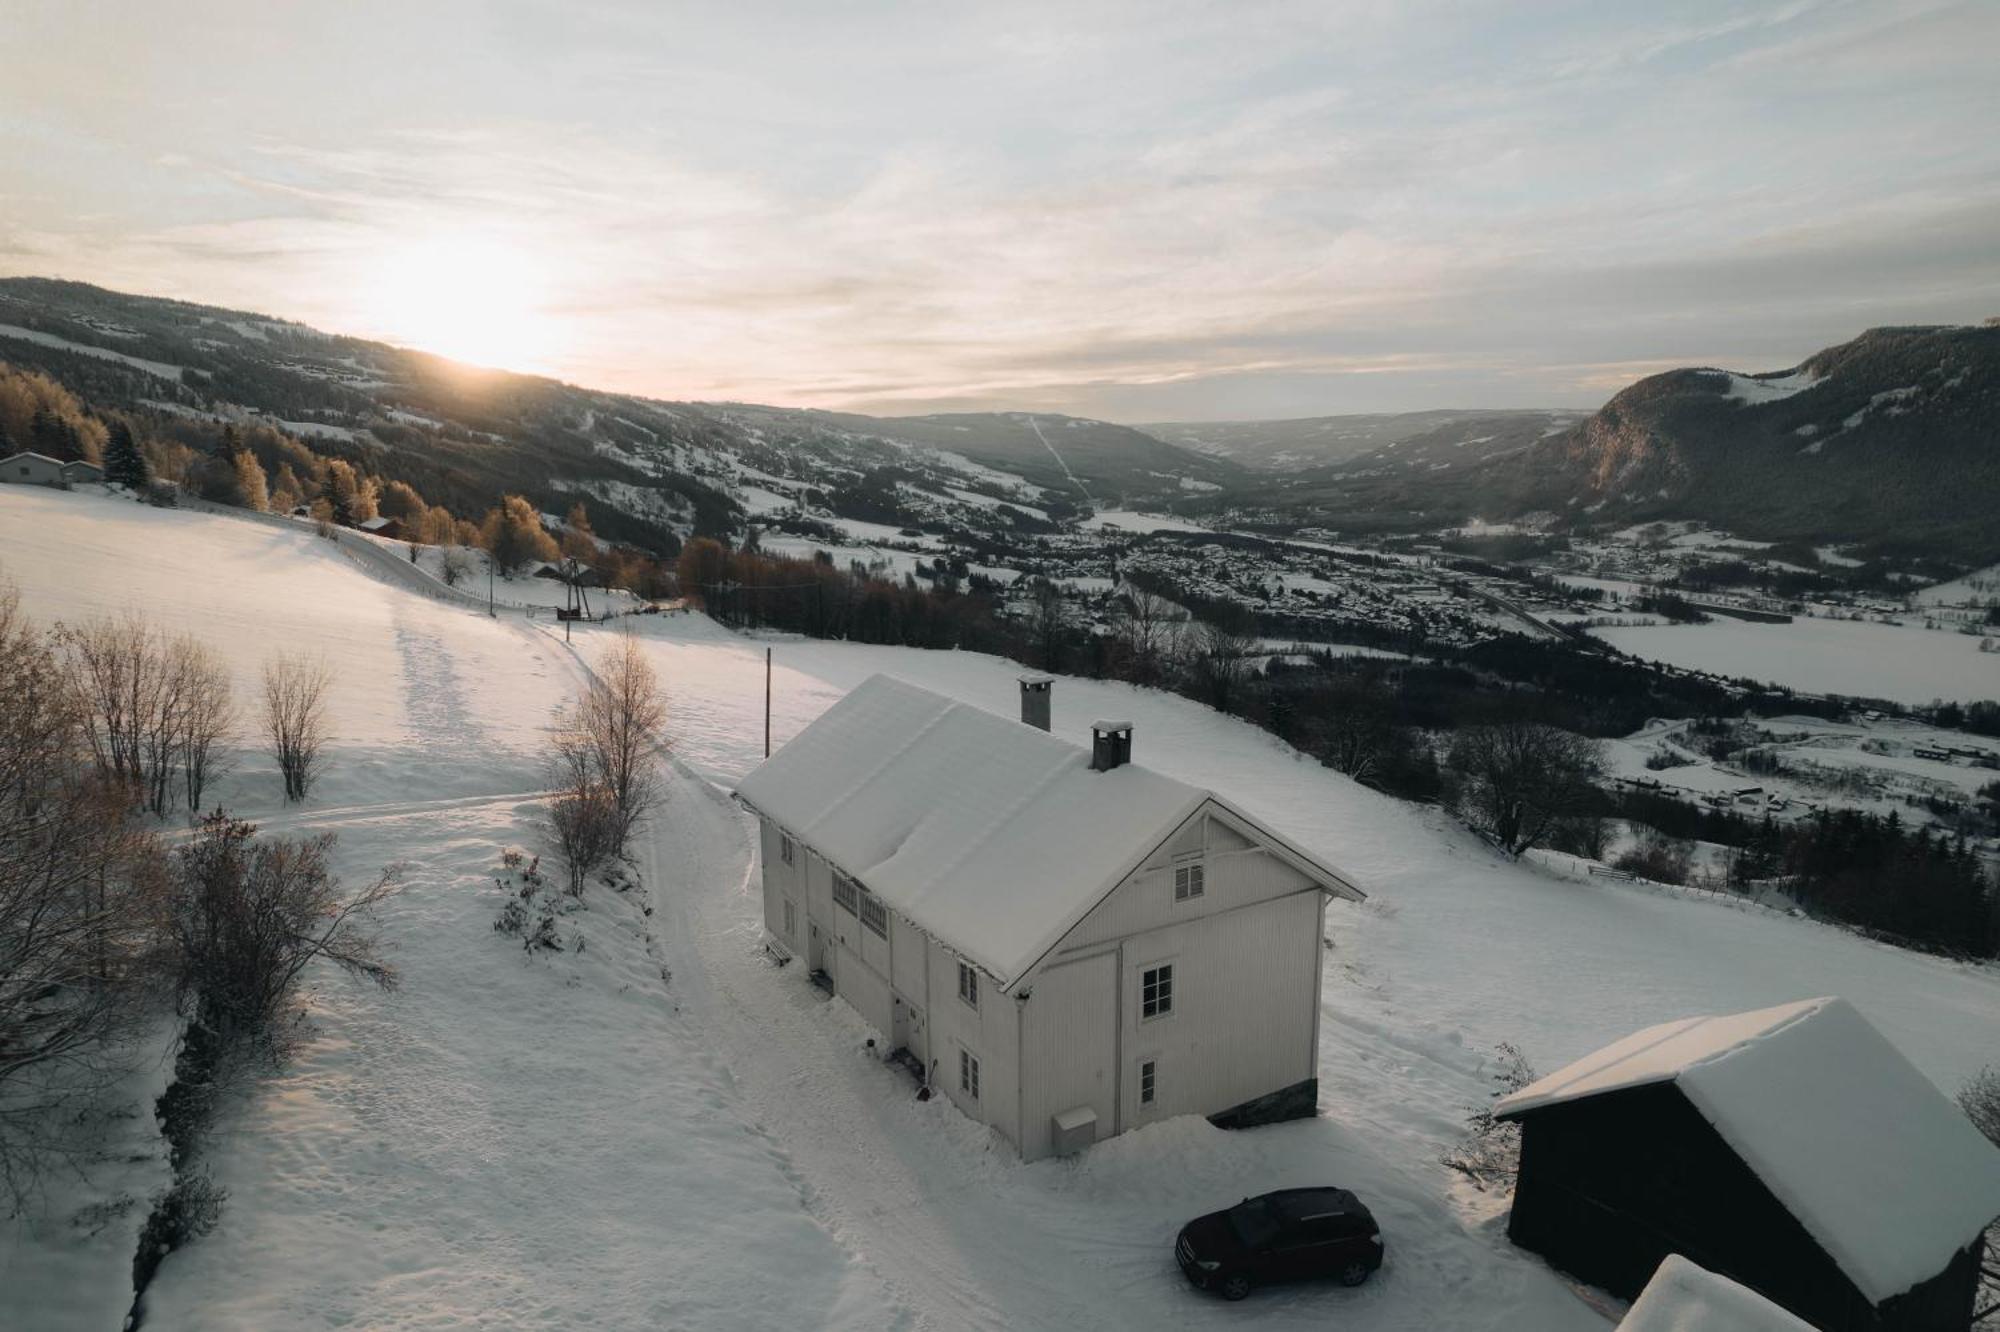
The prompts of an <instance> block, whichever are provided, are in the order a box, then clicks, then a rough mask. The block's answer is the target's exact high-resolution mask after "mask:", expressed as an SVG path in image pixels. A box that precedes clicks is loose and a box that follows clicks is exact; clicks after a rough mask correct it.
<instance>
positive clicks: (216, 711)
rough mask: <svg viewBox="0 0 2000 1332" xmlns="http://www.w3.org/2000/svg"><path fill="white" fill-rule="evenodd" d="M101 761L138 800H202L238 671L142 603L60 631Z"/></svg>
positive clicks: (156, 806)
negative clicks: (151, 615) (168, 631)
mask: <svg viewBox="0 0 2000 1332" xmlns="http://www.w3.org/2000/svg"><path fill="white" fill-rule="evenodd" d="M57 637H58V641H59V642H60V643H61V645H62V648H63V656H64V661H65V664H66V667H67V671H68V677H69V681H70V687H71V689H72V691H73V692H74V693H75V695H76V698H77V701H78V703H79V705H80V707H81V709H82V719H83V722H84V727H85V731H84V733H85V736H86V738H87V739H88V742H89V746H90V752H91V753H92V755H93V756H94V757H95V760H96V764H97V768H98V771H99V773H100V775H101V776H102V777H104V778H105V779H106V780H107V781H108V782H110V783H112V784H115V785H117V786H120V787H123V788H125V789H126V790H127V791H129V792H130V793H131V798H132V800H133V801H134V803H136V804H138V805H139V806H141V807H143V808H145V809H146V810H148V811H149V812H151V813H154V814H167V813H170V812H171V811H172V810H173V809H174V807H175V806H176V805H177V804H178V803H179V802H180V799H181V798H182V796H183V795H185V796H186V798H187V802H188V808H189V809H195V808H198V807H199V806H200V804H201V796H202V792H203V790H204V788H205V787H206V786H207V784H208V782H209V780H210V779H211V778H212V777H213V776H214V775H215V773H216V771H217V769H218V764H219V759H220V754H219V751H218V745H219V744H220V742H221V741H222V740H223V739H224V737H225V736H226V735H227V733H228V731H229V729H230V726H231V723H232V705H231V702H230V696H229V688H230V686H229V673H228V671H227V669H226V668H225V667H224V666H223V665H222V663H221V661H220V660H219V659H218V658H217V657H216V655H215V654H214V653H213V652H211V651H210V650H209V649H208V648H207V647H205V646H204V645H203V644H202V643H200V642H199V641H198V640H196V639H195V638H193V637H191V636H188V635H183V636H181V637H179V638H172V639H169V638H166V637H165V636H163V635H162V634H160V633H159V632H158V631H157V630H155V629H154V628H153V627H152V626H151V625H150V624H148V623H147V622H146V620H145V619H144V618H143V617H142V616H140V615H139V614H137V613H136V612H128V613H127V614H126V615H124V616H123V617H121V618H119V619H101V620H95V621H92V622H90V623H87V624H84V625H80V626H77V627H75V628H64V629H60V630H59V631H58V635H57Z"/></svg>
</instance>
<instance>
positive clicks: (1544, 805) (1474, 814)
mask: <svg viewBox="0 0 2000 1332" xmlns="http://www.w3.org/2000/svg"><path fill="white" fill-rule="evenodd" d="M1447 768H1448V770H1449V773H1450V776H1451V781H1452V803H1453V804H1454V806H1455V807H1456V808H1457V810H1458V812H1459V815H1460V817H1462V818H1463V819H1464V820H1465V821H1466V822H1467V823H1469V824H1471V825H1472V826H1473V827H1474V828H1476V829H1478V830H1479V831H1481V832H1483V833H1485V834H1487V835H1488V836H1489V837H1491V838H1492V839H1493V840H1494V841H1495V842H1496V843H1498V844H1499V846H1500V848H1501V849H1502V850H1504V851H1505V852H1506V853H1507V854H1508V855H1510V856H1518V855H1520V854H1521V853H1522V852H1523V851H1525V850H1527V849H1528V848H1529V847H1531V846H1537V845H1539V844H1540V843H1541V842H1542V841H1543V840H1544V839H1546V838H1547V837H1548V835H1549V834H1550V832H1551V831H1552V830H1553V829H1555V828H1556V827H1557V826H1558V825H1559V824H1560V823H1562V822H1563V821H1564V820H1566V819H1573V818H1577V817H1580V816H1585V815H1588V814H1589V813H1590V812H1591V811H1592V809H1593V806H1594V803H1595V784H1596V779H1597V777H1598V776H1599V774H1601V773H1602V772H1603V769H1604V758H1603V753H1602V750H1601V749H1600V748H1599V746H1598V743H1597V742H1596V741H1595V740H1592V739H1590V738H1588V737H1587V736H1581V735H1577V734H1575V733H1574V732H1571V731H1565V730H1562V729H1561V728H1559V727H1555V726H1544V725H1542V724H1540V723H1537V722H1526V721H1515V722H1501V723H1497V724H1495V725H1490V726H1474V727H1470V728H1468V729H1466V730H1465V731H1462V732H1460V734H1459V737H1458V739H1457V740H1456V741H1455V742H1454V743H1453V745H1452V747H1451V753H1450V757H1449V760H1448V762H1447Z"/></svg>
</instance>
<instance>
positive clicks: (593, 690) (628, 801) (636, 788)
mask: <svg viewBox="0 0 2000 1332" xmlns="http://www.w3.org/2000/svg"><path fill="white" fill-rule="evenodd" d="M576 717H577V722H578V724H579V729H580V730H581V732H582V733H583V735H584V736H585V737H586V739H587V740H588V742H589V745H590V748H591V750H592V751H593V753H594V755H595V758H596V766H597V770H598V772H599V774H600V775H601V776H602V778H603V781H604V784H605V786H606V787H608V788H609V790H610V793H611V801H612V805H613V808H614V811H615V814H616V822H615V825H614V835H613V838H612V847H611V849H612V853H613V854H614V855H622V854H623V853H624V851H625V844H626V842H627V840H629V839H630V837H631V835H632V831H633V829H635V828H636V827H637V826H638V825H639V823H640V822H641V821H642V820H643V819H644V818H645V817H646V815H647V813H648V812H650V811H651V810H652V809H653V807H654V806H656V805H657V804H659V802H660V795H661V786H660V754H661V751H662V750H663V749H664V748H665V747H666V743H667V740H666V731H667V699H666V695H665V693H663V692H662V691H661V689H660V679H659V676H658V675H656V674H655V673H654V671H653V667H652V664H651V663H650V662H648V661H647V660H646V654H645V653H644V652H643V651H642V650H641V649H640V647H639V640H638V639H636V638H634V637H633V636H632V635H631V634H621V635H620V636H619V638H618V640H617V643H616V644H615V645H614V646H613V647H612V648H611V649H610V650H608V651H607V652H605V654H604V655H603V657H602V658H601V659H600V660H599V661H598V663H597V673H596V676H595V678H594V679H593V680H592V682H591V685H590V687H589V688H588V689H586V690H585V691H584V693H583V697H582V698H580V699H579V700H578V701H577V708H576Z"/></svg>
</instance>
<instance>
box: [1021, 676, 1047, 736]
mask: <svg viewBox="0 0 2000 1332" xmlns="http://www.w3.org/2000/svg"><path fill="white" fill-rule="evenodd" d="M1053 684H1055V679H1054V678H1053V677H1051V676H1047V675H1024V676H1022V677H1021V720H1022V721H1024V722H1026V723H1027V724H1028V725H1030V726H1037V727H1040V728H1041V729H1042V730H1044V731H1046V730H1048V729H1049V688H1050V686H1052V685H1053Z"/></svg>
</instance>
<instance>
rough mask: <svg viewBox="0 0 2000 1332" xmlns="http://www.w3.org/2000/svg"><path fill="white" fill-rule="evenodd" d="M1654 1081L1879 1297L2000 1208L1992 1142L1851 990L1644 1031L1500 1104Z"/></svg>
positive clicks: (1921, 1272) (1964, 1239) (1927, 1274)
mask: <svg viewBox="0 0 2000 1332" xmlns="http://www.w3.org/2000/svg"><path fill="white" fill-rule="evenodd" d="M1659 1082H1672V1083H1674V1084H1675V1085H1676V1086H1677V1087H1678V1088H1679V1089H1680V1092H1681V1094H1682V1095H1683V1096H1685V1097H1686V1098H1687V1099H1688V1101H1689V1103H1691V1104H1692V1105H1693V1106H1694V1107H1695V1109H1696V1110H1698V1111H1700V1112H1701V1114H1702V1116H1703V1117H1704V1118H1705V1119H1707V1120H1708V1121H1709V1123H1711V1124H1713V1125H1714V1126H1715V1130H1716V1132H1717V1133H1719V1134H1720V1135H1721V1136H1722V1139H1723V1141H1725V1142H1727V1143H1728V1144H1729V1146H1730V1148H1731V1150H1733V1151H1734V1152H1735V1153H1736V1154H1737V1155H1738V1156H1739V1157H1741V1158H1742V1159H1743V1162H1744V1164H1746V1165H1748V1166H1749V1167H1750V1168H1751V1170H1753V1171H1755V1172H1756V1174H1757V1177H1758V1178H1759V1179H1761V1180H1762V1181H1763V1182H1764V1185H1765V1187H1766V1188H1768V1189H1770V1190H1771V1192H1772V1194H1773V1195H1774V1196H1776V1198H1777V1199H1778V1201H1779V1202H1781V1203H1783V1204H1784V1205H1785V1207H1786V1209H1787V1210H1789V1211H1790V1212H1791V1213H1792V1215H1793V1216H1795V1217H1797V1218H1798V1220H1799V1223H1800V1224H1801V1225H1803V1226H1804V1227H1805V1228H1806V1231H1807V1233H1809V1234H1810V1235H1812V1237H1813V1238H1814V1239H1815V1240H1816V1241H1818V1242H1819V1244H1820V1246H1821V1247H1822V1248H1824V1249H1825V1250H1826V1252H1827V1254H1828V1255H1829V1256H1830V1257H1831V1258H1833V1260H1834V1261H1835V1262H1836V1263H1838V1264H1839V1265H1840V1269H1841V1271H1843V1272H1845V1273H1846V1274H1847V1276H1848V1278H1849V1279H1850V1280H1852V1281H1853V1282H1854V1284H1855V1286H1856V1287H1858V1288H1859V1289H1860V1291H1861V1292H1862V1294H1864V1295H1866V1296H1867V1297H1868V1299H1869V1300H1870V1301H1872V1302H1874V1303H1878V1304H1879V1303H1880V1302H1882V1301H1883V1300H1886V1299H1889V1298H1891V1297H1893V1296H1896V1295H1900V1294H1901V1293H1902V1292H1904V1291H1906V1290H1908V1289H1910V1287H1912V1286H1914V1285H1916V1284H1917V1283H1919V1282H1921V1281H1926V1280H1929V1279H1930V1278H1931V1277H1933V1276H1936V1275H1937V1274H1938V1272H1940V1271H1941V1270H1943V1268H1944V1267H1945V1265H1946V1264H1947V1263H1949V1262H1950V1261H1951V1258H1952V1256H1953V1255H1954V1254H1955V1253H1957V1252H1958V1250H1960V1249H1962V1248H1964V1247H1965V1245H1966V1244H1967V1243H1969V1242H1970V1241H1971V1240H1972V1238H1973V1237H1974V1236H1975V1235H1977V1234H1979V1232H1980V1231H1981V1230H1983V1229H1984V1228H1985V1227H1986V1225H1987V1224H1988V1223H1989V1222H1991V1221H1992V1220H1993V1219H1994V1217H1996V1216H2000V1150H1996V1149H1995V1148H1994V1146H1993V1144H1991V1143H1989V1142H1987V1141H1986V1139H1985V1138H1983V1137H1982V1136H1980V1134H1979V1132H1978V1130H1976V1129H1974V1128H1973V1127H1972V1123H1971V1121H1970V1120H1968V1119H1967V1118H1966V1117H1965V1115H1964V1114H1963V1113H1961V1112H1960V1110H1959V1109H1958V1107H1957V1106H1956V1105H1954V1104H1952V1103H1951V1101H1949V1100H1947V1099H1946V1098H1945V1096H1944V1094H1943V1093H1942V1092H1940V1091H1939V1090H1938V1089H1937V1088H1936V1087H1935V1086H1934V1085H1933V1084H1932V1083H1931V1082H1930V1081H1929V1080H1928V1079H1926V1078H1925V1077H1924V1075H1923V1074H1921V1073H1919V1072H1918V1071H1917V1070H1916V1068H1915V1067H1914V1066H1913V1065H1912V1064H1911V1063H1910V1061H1909V1060H1907V1059H1905V1058H1904V1057H1903V1055H1902V1052H1901V1051H1899V1050H1897V1049H1896V1047H1895V1046H1893V1045H1891V1044H1890V1043H1889V1041H1888V1038H1887V1037H1885V1036H1883V1035H1882V1033H1881V1032H1879V1031H1877V1030H1875V1028H1874V1027H1873V1026H1872V1025H1871V1024H1870V1023H1869V1022H1868V1020H1867V1019H1866V1018H1864V1017H1862V1016H1861V1014H1860V1013H1859V1012H1857V1011H1856V1010H1855V1009H1854V1007H1853V1006H1852V1005H1850V1004H1849V1003H1848V1002H1847V1001H1846V1000H1844V999H1808V1000H1805V1001H1803V1002H1800V1003H1793V1004H1781V1005H1779V1006H1778V1007H1776V1008H1763V1009H1758V1010H1756V1011H1755V1012H1750V1013H1735V1014H1731V1015H1728V1016H1724V1017H1697V1018H1683V1019H1681V1020H1680V1021H1678V1022H1664V1023H1661V1024H1660V1025H1659V1026H1656V1027H1648V1028H1646V1029H1645V1030H1644V1031H1641V1032H1638V1033H1636V1034H1634V1035H1631V1036H1627V1037H1626V1038H1625V1039H1624V1040H1622V1041H1617V1042H1615V1043H1613V1044H1611V1045H1607V1046H1605V1047H1604V1048H1603V1049H1602V1050H1599V1051H1597V1052H1596V1053H1595V1054H1590V1055H1586V1056H1584V1057H1583V1058H1582V1059H1579V1060H1577V1061H1576V1062H1575V1063H1573V1064H1571V1065H1569V1066H1568V1067H1567V1068H1563V1069H1560V1070H1558V1071H1556V1072H1554V1073H1551V1074H1550V1075H1549V1076H1547V1077H1545V1078H1543V1079H1541V1080H1540V1081H1539V1082H1535V1083H1531V1084H1530V1085H1528V1086H1526V1087H1523V1088H1522V1089H1521V1090H1520V1091H1517V1092H1515V1093H1514V1094H1513V1095H1511V1096H1508V1097H1506V1098H1504V1099H1502V1100H1501V1101H1500V1103H1499V1104H1498V1105H1497V1106H1495V1107H1494V1112H1495V1113H1496V1114H1498V1115H1499V1116H1501V1117H1502V1118H1513V1117H1515V1116H1518V1115H1522V1114H1527V1113H1529V1112H1531V1111H1535V1110H1539V1109H1542V1108H1544V1107H1546V1106H1551V1105H1558V1104H1561V1103H1563V1102H1565V1101H1574V1100H1578V1099H1580V1098H1582V1097H1587V1096H1596V1095H1599V1094H1601V1093H1604V1092H1612V1091H1621V1090H1624V1089H1626V1088H1631V1087H1642V1086H1646V1085H1648V1084H1651V1083H1659Z"/></svg>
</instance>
